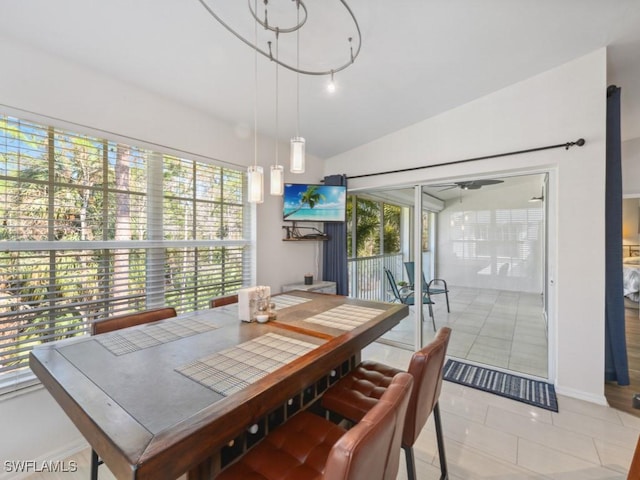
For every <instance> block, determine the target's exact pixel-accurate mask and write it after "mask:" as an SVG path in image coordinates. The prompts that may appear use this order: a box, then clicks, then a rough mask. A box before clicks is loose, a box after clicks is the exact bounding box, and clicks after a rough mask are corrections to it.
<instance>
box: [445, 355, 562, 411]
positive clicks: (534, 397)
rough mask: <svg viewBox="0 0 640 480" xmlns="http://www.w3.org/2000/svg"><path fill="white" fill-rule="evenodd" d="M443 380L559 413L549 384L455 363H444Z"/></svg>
mask: <svg viewBox="0 0 640 480" xmlns="http://www.w3.org/2000/svg"><path fill="white" fill-rule="evenodd" d="M443 378H444V379H445V380H447V381H449V382H453V383H459V384H460V385H466V386H467V387H471V388H476V389H478V390H483V391H485V392H489V393H495V394H496V395H500V396H502V397H507V398H510V399H512V400H517V401H519V402H524V403H528V404H529V405H534V406H536V407H540V408H544V409H546V410H552V411H554V412H557V411H558V399H557V397H556V391H555V389H554V388H553V385H551V384H550V383H546V382H541V381H538V380H531V379H529V378H524V377H519V376H517V375H511V374H509V373H504V372H499V371H497V370H491V369H489V368H483V367H478V366H476V365H469V364H468V363H462V362H458V361H457V360H447V363H446V364H445V366H444V377H443Z"/></svg>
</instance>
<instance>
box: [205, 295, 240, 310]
mask: <svg viewBox="0 0 640 480" xmlns="http://www.w3.org/2000/svg"><path fill="white" fill-rule="evenodd" d="M232 303H238V294H237V293H236V294H235V295H225V296H223V297H216V298H212V299H211V300H210V301H209V307H210V308H216V307H222V306H224V305H231V304H232Z"/></svg>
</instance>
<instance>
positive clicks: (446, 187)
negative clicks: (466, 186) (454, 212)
mask: <svg viewBox="0 0 640 480" xmlns="http://www.w3.org/2000/svg"><path fill="white" fill-rule="evenodd" d="M432 186H433V187H443V188H441V189H440V190H438V192H446V191H447V190H451V189H452V188H458V185H432Z"/></svg>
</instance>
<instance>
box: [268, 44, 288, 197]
mask: <svg viewBox="0 0 640 480" xmlns="http://www.w3.org/2000/svg"><path fill="white" fill-rule="evenodd" d="M279 33H280V32H276V60H277V59H278V37H279V36H280V35H279ZM269 50H271V42H269ZM278 85H279V82H278V62H276V109H275V110H276V164H275V165H271V187H270V193H271V195H282V194H283V193H284V168H283V167H282V165H279V164H278V140H279V139H278V131H279V128H278V127H279V118H278V90H279V86H278Z"/></svg>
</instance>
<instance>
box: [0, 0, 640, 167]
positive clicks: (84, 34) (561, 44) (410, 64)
mask: <svg viewBox="0 0 640 480" xmlns="http://www.w3.org/2000/svg"><path fill="white" fill-rule="evenodd" d="M263 2H264V0H260V1H259V2H258V4H259V6H260V7H259V8H263ZM206 3H207V4H208V5H210V6H211V7H212V8H213V9H218V11H221V12H224V13H225V14H226V15H229V16H230V17H231V16H234V15H235V16H237V17H239V19H237V20H234V21H237V22H239V23H237V25H238V29H240V30H243V29H244V32H245V34H246V35H247V36H249V37H250V35H251V34H252V33H251V32H252V30H251V28H252V27H250V28H247V26H246V25H247V24H246V23H245V24H242V22H243V21H246V20H247V19H248V18H249V15H250V14H249V10H248V5H249V4H252V1H251V0H249V2H248V3H247V2H244V1H242V0H233V1H232V0H226V1H223V0H206ZM347 3H348V5H349V7H350V8H351V9H352V11H353V13H354V15H355V16H356V17H357V19H358V22H359V24H360V29H361V32H362V50H361V52H360V55H359V56H358V58H356V61H355V62H354V64H353V65H351V66H349V67H348V68H346V69H345V70H344V71H342V72H340V73H338V74H336V78H335V80H336V83H337V86H338V88H337V91H336V92H335V93H334V94H329V93H327V92H326V89H325V84H326V83H327V81H328V78H327V76H322V77H318V76H307V75H302V76H300V134H301V135H302V136H304V137H306V139H307V148H308V151H309V152H310V153H312V154H315V155H317V156H319V157H322V158H327V157H330V156H332V155H335V154H337V153H340V152H343V151H346V150H349V149H351V148H354V147H356V146H358V145H361V144H363V143H366V142H369V141H371V140H373V139H375V138H378V137H380V136H383V135H385V134H388V133H390V132H393V131H395V130H398V129H400V128H403V127H405V126H408V125H411V124H413V123H416V122H418V121H420V120H423V119H425V118H428V117H431V116H434V115H437V114H439V113H441V112H443V111H446V110H449V109H451V108H453V107H456V106H458V105H461V104H464V103H466V102H469V101H471V100H474V99H476V98H479V97H481V96H483V95H486V94H489V93H491V92H493V91H495V90H498V89H500V88H503V87H505V86H508V85H510V84H513V83H515V82H518V81H520V80H523V79H526V78H528V77H531V76H533V75H535V74H537V73H540V72H543V71H546V70H548V69H551V68H554V67H556V66H558V65H561V64H563V63H565V62H568V61H570V60H572V59H574V58H577V57H579V56H582V55H585V54H587V53H589V52H592V51H594V50H596V49H598V48H600V47H604V46H608V47H609V50H608V55H609V56H608V82H609V83H610V84H614V83H615V84H617V85H619V86H621V87H622V99H623V123H622V125H623V126H622V132H623V139H632V138H637V137H640V55H638V52H640V2H638V1H637V0H611V1H604V0H536V1H532V0H483V1H481V2H478V1H477V0H394V1H386V2H384V1H381V0H347ZM291 4H292V2H291V0H270V2H269V8H270V9H271V10H272V14H273V15H274V16H277V13H278V10H281V11H283V12H284V11H286V10H287V9H291ZM305 4H306V5H307V8H308V11H309V18H310V19H311V17H312V15H317V17H314V18H321V19H322V21H324V22H325V24H326V28H317V27H316V28H315V29H314V30H312V33H310V34H309V33H304V32H303V33H301V35H300V51H301V59H302V60H301V66H307V65H309V64H308V63H305V64H304V65H302V64H303V63H304V62H308V60H307V58H308V57H309V56H311V57H313V58H314V59H318V58H319V57H320V56H321V54H322V53H323V52H334V53H335V52H336V51H338V52H339V51H340V49H344V50H343V51H342V52H339V53H337V54H339V55H342V57H341V58H342V59H343V58H344V56H345V55H348V53H347V50H346V49H347V46H346V40H345V37H346V36H348V35H352V33H351V32H346V33H345V31H346V30H348V23H349V22H344V21H343V20H344V17H345V13H344V7H343V6H342V4H341V2H339V1H337V0H331V1H330V0H306V2H305ZM240 17H241V18H240ZM243 19H244V20H243ZM310 22H311V20H310ZM248 25H249V26H250V25H252V24H251V22H249V24H248ZM2 37H5V38H6V39H8V40H10V41H19V42H20V43H23V44H26V45H29V46H31V47H34V48H37V49H40V50H44V51H47V52H50V53H51V54H53V55H55V56H58V57H60V58H61V59H65V60H67V61H71V62H75V63H78V64H81V65H84V66H86V67H87V68H90V69H93V70H96V71H99V72H101V73H102V74H104V75H107V76H110V77H114V78H117V79H120V80H122V81H124V82H127V83H130V84H133V85H136V86H138V87H141V88H144V89H146V90H149V91H151V92H155V93H156V94H159V95H162V96H164V97H167V98H169V99H172V100H174V101H176V102H180V103H182V104H185V105H188V106H190V107H193V108H196V109H199V110H201V111H204V112H207V113H209V114H210V115H212V116H215V117H217V118H220V119H223V120H225V121H227V122H230V123H231V124H233V125H235V126H237V127H238V128H244V129H247V128H249V129H250V128H252V127H253V115H254V94H255V93H256V91H257V96H258V99H259V101H258V128H259V130H261V131H264V132H265V133H266V134H269V135H273V134H274V132H275V128H274V123H275V122H274V118H275V113H274V109H275V80H274V79H275V67H274V63H273V62H269V61H268V60H267V59H265V58H262V57H261V58H259V62H258V64H259V67H258V82H257V89H256V82H255V80H256V76H255V74H254V52H253V50H252V49H250V48H249V47H248V46H246V45H245V44H243V43H242V42H241V41H240V40H239V39H237V38H236V37H234V36H233V35H232V34H231V33H229V31H227V30H226V29H224V28H223V27H222V26H221V25H220V24H219V23H218V22H217V21H216V20H215V19H214V18H212V17H211V16H210V15H209V14H208V13H207V11H206V10H205V8H204V7H203V5H202V4H201V3H200V1H199V0H108V1H100V2H98V1H95V0H56V1H51V0H3V1H2V2H0V40H1V39H2ZM336 40H337V41H338V42H342V46H340V45H338V46H337V47H336V46H335V45H334V44H333V43H332V42H334V41H336ZM281 48H282V51H281V53H282V55H283V56H284V55H286V54H290V53H291V52H292V47H291V44H287V43H285V41H284V40H283V41H282V45H281ZM330 59H331V56H330ZM321 66H322V65H321ZM10 68H27V69H28V68H29V65H28V64H25V65H14V66H11V67H10ZM10 68H9V66H6V65H5V68H4V69H3V72H4V73H3V75H5V74H8V73H9V72H10ZM279 81H280V89H279V105H280V107H279V108H280V115H279V117H280V120H279V134H280V137H281V138H283V139H286V138H288V137H290V136H292V135H293V134H294V133H295V130H296V122H295V117H296V107H295V98H296V95H295V85H296V75H295V74H294V73H293V72H291V71H288V70H286V69H283V68H281V69H280V72H279ZM604 94H605V93H604V92H603V95H604ZM564 140H565V139H559V141H564Z"/></svg>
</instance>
